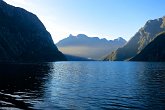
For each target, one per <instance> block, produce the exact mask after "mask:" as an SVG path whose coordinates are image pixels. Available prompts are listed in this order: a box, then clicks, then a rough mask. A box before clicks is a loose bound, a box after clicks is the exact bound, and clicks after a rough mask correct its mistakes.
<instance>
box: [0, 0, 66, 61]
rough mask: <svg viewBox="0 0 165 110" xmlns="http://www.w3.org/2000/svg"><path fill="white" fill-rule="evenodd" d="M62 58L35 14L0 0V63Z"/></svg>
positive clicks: (63, 58)
mask: <svg viewBox="0 0 165 110" xmlns="http://www.w3.org/2000/svg"><path fill="white" fill-rule="evenodd" d="M57 60H65V57H64V55H63V54H62V53H61V52H60V51H58V49H57V47H56V46H55V44H54V42H53V40H52V38H51V35H50V33H49V32H48V31H47V30H46V28H45V27H44V25H43V24H42V22H41V21H40V20H39V19H38V17H37V16H36V15H34V14H32V13H30V12H28V11H26V10H24V9H22V8H18V7H14V6H11V5H9V4H7V3H5V2H4V1H2V0H0V62H51V61H57Z"/></svg>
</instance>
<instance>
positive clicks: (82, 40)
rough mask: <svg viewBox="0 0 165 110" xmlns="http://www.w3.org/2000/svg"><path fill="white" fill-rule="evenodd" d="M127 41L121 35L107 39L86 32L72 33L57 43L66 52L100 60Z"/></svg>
mask: <svg viewBox="0 0 165 110" xmlns="http://www.w3.org/2000/svg"><path fill="white" fill-rule="evenodd" d="M125 43H126V40H124V39H123V38H121V37H119V38H117V39H114V40H107V39H105V38H101V39H100V38H99V37H88V36H87V35H85V34H78V35H77V36H73V35H71V34H70V35H69V37H67V38H64V39H63V40H61V41H59V42H58V43H56V45H57V47H58V48H59V50H60V51H62V52H63V53H65V54H69V55H73V56H78V57H85V58H87V59H89V58H90V59H95V60H99V59H100V58H101V57H103V56H105V55H107V54H109V52H111V51H113V50H116V49H117V48H119V47H122V46H123V45H124V44H125Z"/></svg>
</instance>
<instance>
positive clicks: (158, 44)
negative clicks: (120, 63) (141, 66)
mask: <svg viewBox="0 0 165 110" xmlns="http://www.w3.org/2000/svg"><path fill="white" fill-rule="evenodd" d="M164 47H165V32H162V33H160V34H158V35H157V37H156V38H155V39H153V40H152V41H151V42H150V43H149V44H148V45H147V46H146V47H145V48H144V49H143V50H142V51H141V52H140V53H139V54H137V55H136V56H135V57H133V58H132V59H131V60H130V61H165V49H164Z"/></svg>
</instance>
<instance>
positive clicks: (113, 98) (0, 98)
mask: <svg viewBox="0 0 165 110" xmlns="http://www.w3.org/2000/svg"><path fill="white" fill-rule="evenodd" d="M0 106H1V107H0V109H14V108H18V109H39V110H40V109H41V110H42V109H46V110H56V109H57V110H58V109H59V110H65V109H68V110H90V109H92V110H107V109H121V110H124V109H125V110H127V109H131V110H132V109H135V110H136V109H137V110H138V109H144V110H165V63H145V62H57V63H48V64H3V65H2V64H1V65H0Z"/></svg>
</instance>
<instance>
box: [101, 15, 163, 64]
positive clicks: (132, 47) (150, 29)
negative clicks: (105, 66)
mask: <svg viewBox="0 0 165 110" xmlns="http://www.w3.org/2000/svg"><path fill="white" fill-rule="evenodd" d="M163 31H165V17H162V18H159V19H155V20H149V21H147V23H146V24H145V26H144V27H143V28H141V29H140V30H139V31H138V32H137V33H136V34H135V35H134V36H133V37H132V38H131V39H130V40H129V41H128V43H127V44H126V45H125V46H124V47H122V48H119V49H117V50H116V51H114V52H112V53H111V54H110V55H108V56H107V57H106V58H105V59H104V60H113V61H123V60H128V59H130V58H132V57H134V56H136V55H137V54H138V53H139V52H141V51H142V50H143V49H144V48H145V47H146V46H147V45H148V44H149V43H150V42H151V41H152V40H153V39H154V38H155V37H156V35H157V34H158V33H160V32H163Z"/></svg>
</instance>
